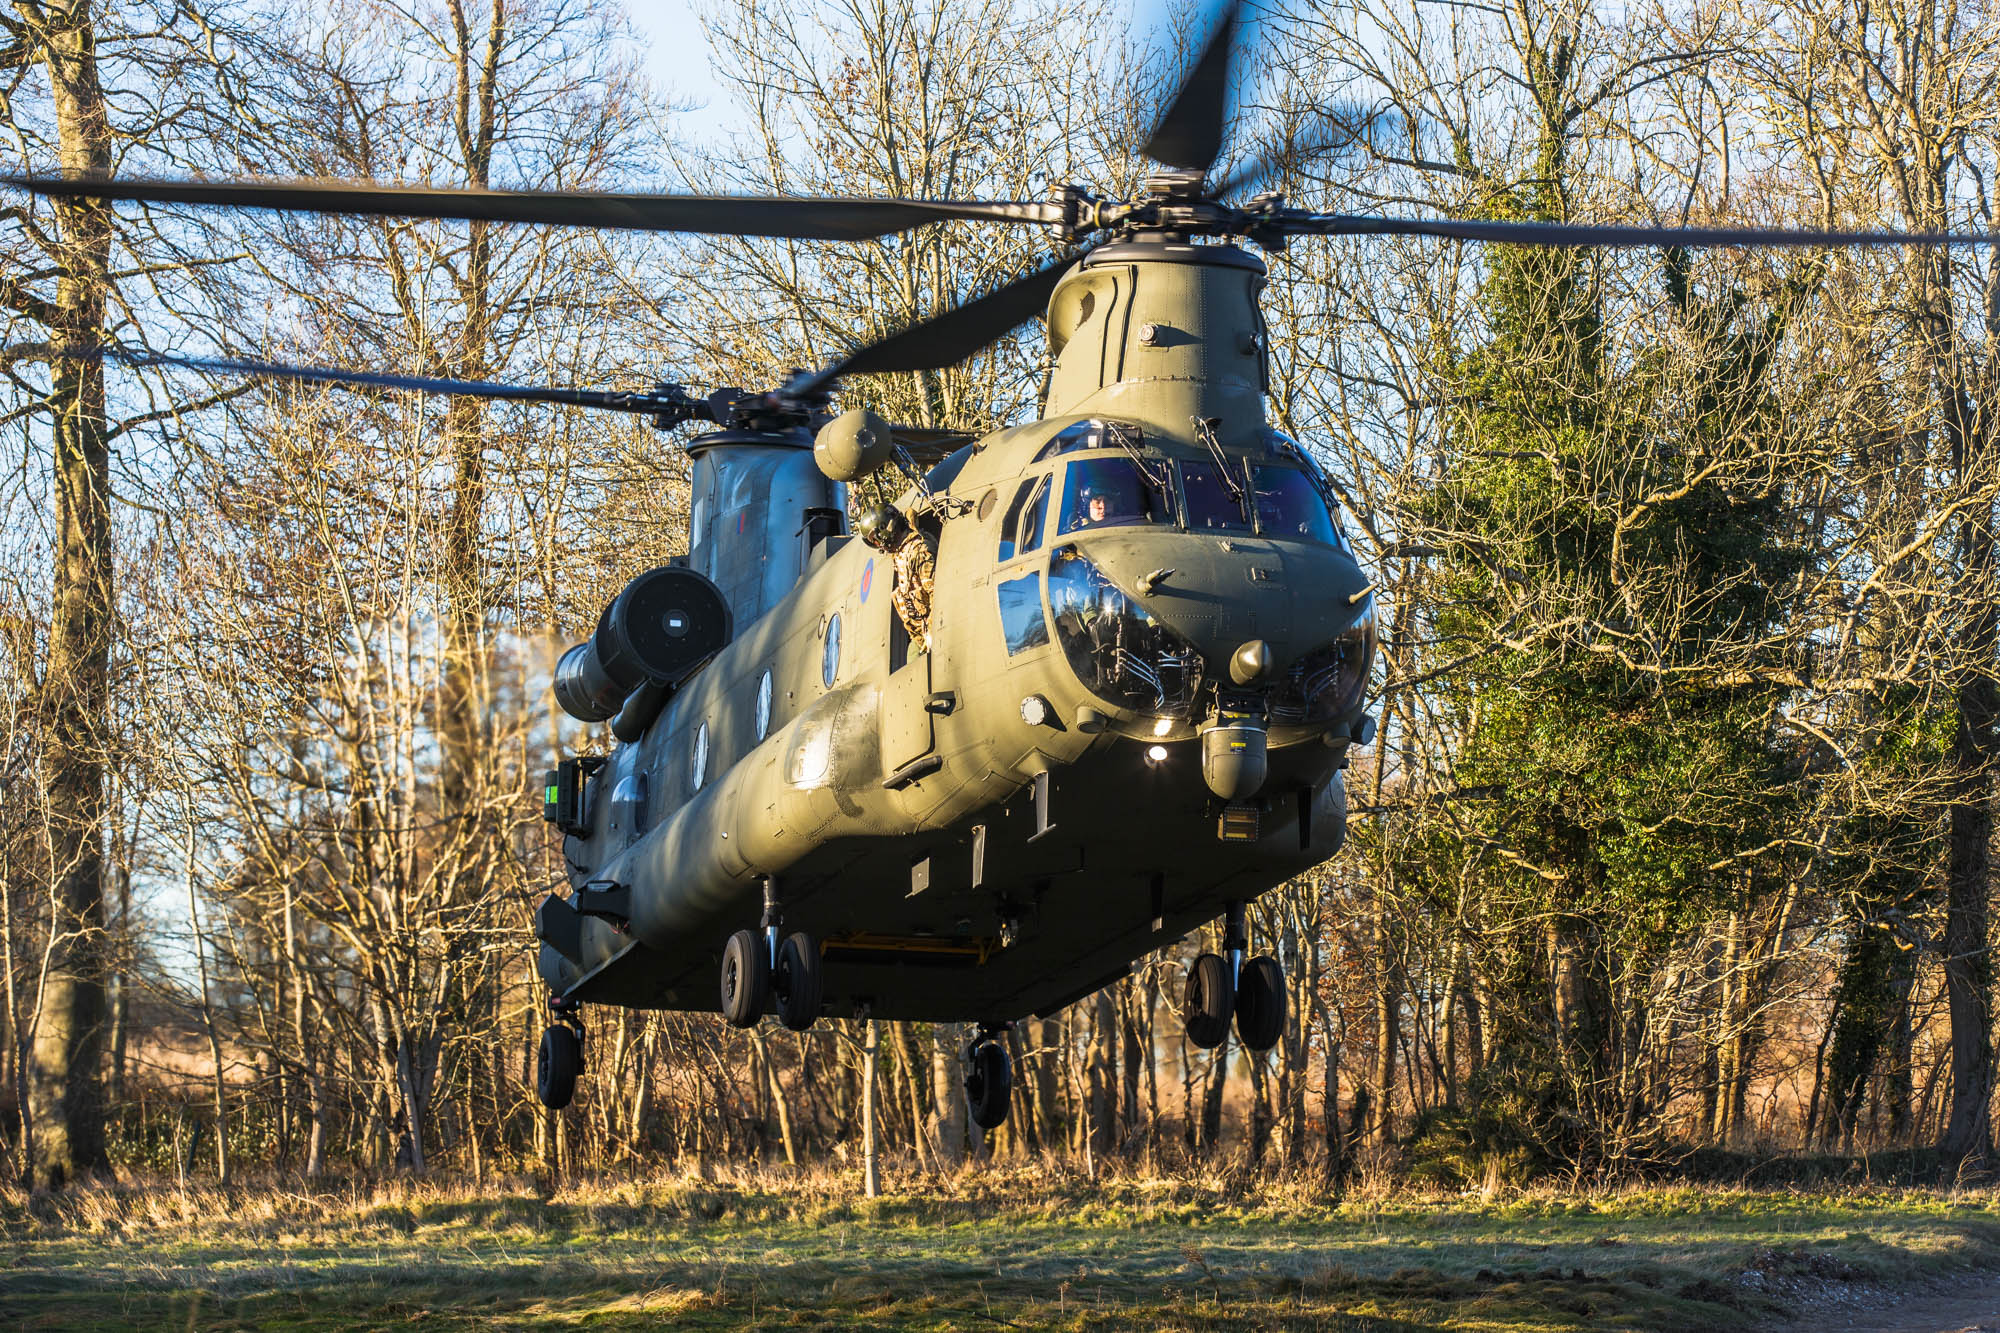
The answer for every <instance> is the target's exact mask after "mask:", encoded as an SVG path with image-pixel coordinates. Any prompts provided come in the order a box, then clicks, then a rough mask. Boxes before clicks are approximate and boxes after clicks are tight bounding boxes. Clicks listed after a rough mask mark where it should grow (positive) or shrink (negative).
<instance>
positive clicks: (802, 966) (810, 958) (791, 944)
mask: <svg viewBox="0 0 2000 1333" xmlns="http://www.w3.org/2000/svg"><path fill="white" fill-rule="evenodd" d="M824 975H825V974H824V972H823V971H822V970H821V967H820V954H819V943H818V941H816V940H814V939H813V937H812V936H810V935H808V934H806V933H805V932H804V931H795V932H793V933H792V934H790V935H787V936H785V942H784V943H783V944H781V945H779V946H778V971H777V975H776V976H774V977H772V978H771V988H772V989H773V990H774V991H776V992H777V995H778V1021H779V1022H781V1023H783V1024H784V1025H785V1026H786V1027H788V1028H790V1029H791V1030H792V1031H794V1032H804V1031H805V1030H806V1029H807V1028H809V1027H811V1026H812V1025H813V1023H814V1022H816V1021H817V1020H818V1018H819V1000H820V990H821V984H820V983H821V981H822V979H823V978H824Z"/></svg>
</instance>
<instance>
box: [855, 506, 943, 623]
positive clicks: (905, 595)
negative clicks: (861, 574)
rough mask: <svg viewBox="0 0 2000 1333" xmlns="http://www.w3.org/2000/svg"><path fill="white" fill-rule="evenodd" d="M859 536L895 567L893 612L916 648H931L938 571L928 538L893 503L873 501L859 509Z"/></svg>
mask: <svg viewBox="0 0 2000 1333" xmlns="http://www.w3.org/2000/svg"><path fill="white" fill-rule="evenodd" d="M855 526H856V528H857V530H858V531H859V532H860V533H861V540H862V541H865V542H867V543H868V544H869V545H870V546H872V547H874V548H875V549H876V550H878V551H880V552H882V554H884V555H886V556H888V557H889V558H890V559H891V560H892V561H893V562H894V563H895V569H896V586H895V591H894V592H892V593H891V594H890V596H891V598H892V599H893V600H894V602H895V604H896V616H897V618H898V619H899V620H901V621H902V622H903V629H904V631H905V632H906V633H908V634H909V636H910V647H911V648H912V649H914V650H915V651H917V652H920V653H927V652H929V651H930V650H931V580H932V578H933V576H934V575H935V574H936V572H937V557H936V555H935V553H934V552H933V551H932V550H931V544H930V540H929V538H927V537H925V536H924V534H923V533H921V532H919V531H917V529H916V528H914V527H912V526H911V525H910V520H908V519H907V518H904V517H903V514H902V511H901V510H899V509H897V508H896V507H895V506H893V505H875V506H874V507H872V508H870V509H866V510H864V511H862V514H861V518H860V521H859V522H858V523H857V524H856V525H855Z"/></svg>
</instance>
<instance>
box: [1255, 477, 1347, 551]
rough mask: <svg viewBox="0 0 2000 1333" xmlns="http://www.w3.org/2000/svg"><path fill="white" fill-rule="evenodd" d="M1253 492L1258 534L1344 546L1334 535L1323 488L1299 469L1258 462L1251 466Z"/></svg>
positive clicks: (1331, 518)
mask: <svg viewBox="0 0 2000 1333" xmlns="http://www.w3.org/2000/svg"><path fill="white" fill-rule="evenodd" d="M1250 478H1251V489H1252V492H1253V494H1254V497H1255V499H1256V506H1257V531H1258V532H1260V533H1262V534H1263V535H1264V536H1266V537H1299V538H1303V539H1305V540H1306V541H1311V542H1323V543H1325V544H1326V545H1328V546H1338V545H1340V538H1339V537H1338V536H1336V535H1335V534H1334V530H1333V516H1332V515H1331V514H1329V513H1327V511H1326V501H1325V500H1323V499H1321V498H1320V493H1319V488H1318V487H1316V486H1314V485H1313V484H1312V481H1311V480H1310V479H1309V478H1308V477H1307V476H1306V474H1305V473H1303V472H1301V471H1299V470H1298V469H1297V468H1290V467H1278V466H1273V465H1271V464H1267V463H1255V464H1252V465H1251V467H1250Z"/></svg>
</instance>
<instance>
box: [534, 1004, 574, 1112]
mask: <svg viewBox="0 0 2000 1333" xmlns="http://www.w3.org/2000/svg"><path fill="white" fill-rule="evenodd" d="M582 1072H583V1039H582V1037H581V1036H580V1035H578V1033H577V1031H576V1029H575V1028H573V1027H571V1026H570V1025H569V1024H567V1023H551V1024H549V1026H548V1027H546V1028H544V1029H543V1030H542V1045H541V1049H540V1050H538V1051H536V1052H535V1096H536V1097H537V1098H538V1099H539V1100H540V1101H541V1103H542V1105H544V1106H546V1107H548V1108H549V1109H550V1110H551V1111H560V1110H562V1109H563V1107H565V1106H568V1105H569V1104H570V1099H571V1098H573V1097H575V1096H576V1076H577V1075H578V1074H580V1073H582Z"/></svg>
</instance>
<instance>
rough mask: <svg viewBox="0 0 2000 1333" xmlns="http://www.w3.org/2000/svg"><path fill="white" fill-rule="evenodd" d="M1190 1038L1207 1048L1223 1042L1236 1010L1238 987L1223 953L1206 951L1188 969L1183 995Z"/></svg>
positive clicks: (1210, 1048) (1227, 1034)
mask: <svg viewBox="0 0 2000 1333" xmlns="http://www.w3.org/2000/svg"><path fill="white" fill-rule="evenodd" d="M1183 1001H1184V1004H1185V1008H1186V1010H1187V1017H1186V1019H1185V1020H1184V1022H1185V1023H1186V1026H1187V1036H1188V1040H1189V1041H1191V1042H1193V1043H1194V1044H1195V1045H1197V1046H1199V1047H1201V1048H1202V1049H1204V1050H1213V1049H1214V1048H1215V1047H1217V1046H1220V1045H1222V1043H1223V1041H1224V1040H1225V1039H1226V1038H1227V1037H1228V1036H1229V1019H1230V1016H1231V1015H1232V1014H1234V1013H1235V1012H1236V986H1235V983H1234V982H1233V981H1231V980H1230V976H1229V964H1228V963H1227V962H1225V961H1224V960H1223V957H1222V955H1221V954H1218V953H1205V954H1203V955H1202V956H1201V957H1199V958H1197V959H1195V960H1194V966H1192V967H1190V968H1189V969H1188V976H1187V990H1186V992H1185V993H1184V995H1183Z"/></svg>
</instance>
